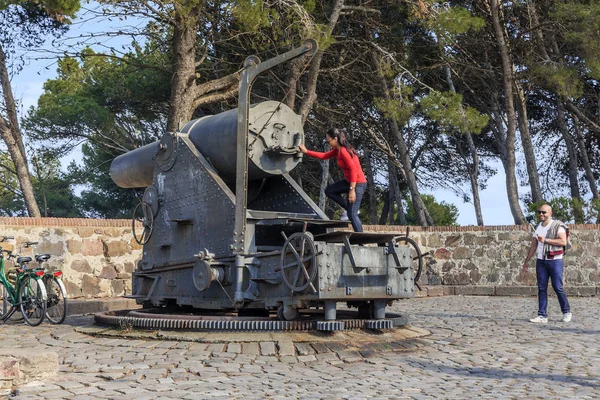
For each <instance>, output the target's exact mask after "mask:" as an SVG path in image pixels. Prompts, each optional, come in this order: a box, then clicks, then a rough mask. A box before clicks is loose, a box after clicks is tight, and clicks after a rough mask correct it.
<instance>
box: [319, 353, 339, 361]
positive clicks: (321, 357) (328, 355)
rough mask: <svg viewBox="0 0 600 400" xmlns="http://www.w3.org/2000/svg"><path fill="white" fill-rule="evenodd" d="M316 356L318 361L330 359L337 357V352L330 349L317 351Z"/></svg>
mask: <svg viewBox="0 0 600 400" xmlns="http://www.w3.org/2000/svg"><path fill="white" fill-rule="evenodd" d="M316 357H317V360H319V361H332V360H337V359H338V356H337V354H336V353H334V352H332V351H330V352H329V353H319V354H317V356H316Z"/></svg>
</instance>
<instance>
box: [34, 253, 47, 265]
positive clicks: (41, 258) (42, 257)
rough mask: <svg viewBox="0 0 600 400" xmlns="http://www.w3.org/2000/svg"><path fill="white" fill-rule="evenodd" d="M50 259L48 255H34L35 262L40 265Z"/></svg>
mask: <svg viewBox="0 0 600 400" xmlns="http://www.w3.org/2000/svg"><path fill="white" fill-rule="evenodd" d="M49 258H50V254H36V255H35V261H37V262H39V263H41V262H44V261H46V260H48V259H49Z"/></svg>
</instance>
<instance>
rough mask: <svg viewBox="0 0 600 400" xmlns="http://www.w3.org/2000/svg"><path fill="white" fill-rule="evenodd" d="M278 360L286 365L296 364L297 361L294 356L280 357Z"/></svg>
mask: <svg viewBox="0 0 600 400" xmlns="http://www.w3.org/2000/svg"><path fill="white" fill-rule="evenodd" d="M280 360H281V362H283V363H286V364H296V363H297V362H298V359H297V358H296V357H294V356H281V358H280Z"/></svg>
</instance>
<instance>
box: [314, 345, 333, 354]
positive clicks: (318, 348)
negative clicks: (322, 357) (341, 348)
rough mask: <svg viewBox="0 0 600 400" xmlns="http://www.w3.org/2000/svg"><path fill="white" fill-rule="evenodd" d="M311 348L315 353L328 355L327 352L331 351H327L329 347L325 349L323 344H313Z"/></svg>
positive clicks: (325, 346)
mask: <svg viewBox="0 0 600 400" xmlns="http://www.w3.org/2000/svg"><path fill="white" fill-rule="evenodd" d="M312 347H313V349H315V351H316V352H317V353H329V352H331V350H329V347H327V344H325V343H313V344H312Z"/></svg>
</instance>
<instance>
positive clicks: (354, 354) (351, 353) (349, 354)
mask: <svg viewBox="0 0 600 400" xmlns="http://www.w3.org/2000/svg"><path fill="white" fill-rule="evenodd" d="M337 356H338V357H339V358H340V359H341V360H343V361H344V362H356V361H362V357H361V355H360V353H359V352H358V351H355V350H343V351H339V352H338V353H337Z"/></svg>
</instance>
